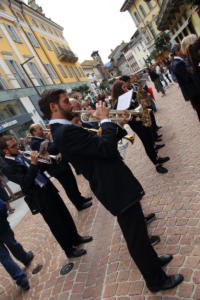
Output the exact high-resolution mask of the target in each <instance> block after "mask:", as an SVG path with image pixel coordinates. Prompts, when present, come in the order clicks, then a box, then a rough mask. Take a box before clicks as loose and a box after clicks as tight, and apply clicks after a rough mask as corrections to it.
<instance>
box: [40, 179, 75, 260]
mask: <svg viewBox="0 0 200 300" xmlns="http://www.w3.org/2000/svg"><path fill="white" fill-rule="evenodd" d="M41 190H42V192H41V201H40V213H41V215H42V216H43V218H44V220H45V222H46V223H47V225H48V226H49V228H50V230H51V232H52V234H53V235H54V237H55V238H56V240H57V242H58V243H59V245H60V246H61V248H62V249H63V250H64V251H65V253H66V255H69V254H70V253H71V250H72V247H73V245H74V244H75V243H76V242H78V240H79V238H80V235H79V234H78V232H77V229H76V225H75V223H74V221H73V219H72V216H71V214H70V212H69V211H68V209H67V207H66V205H65V204H64V202H63V200H62V198H61V197H60V196H59V194H58V193H57V191H56V189H55V188H54V187H53V185H52V184H50V183H48V184H47V185H46V186H45V187H43V188H42V189H41Z"/></svg>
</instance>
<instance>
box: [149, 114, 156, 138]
mask: <svg viewBox="0 0 200 300" xmlns="http://www.w3.org/2000/svg"><path fill="white" fill-rule="evenodd" d="M150 116H151V122H152V125H151V130H152V135H153V139H154V140H156V139H157V137H158V133H157V127H158V125H157V123H156V118H155V115H154V112H153V110H152V111H151V113H150Z"/></svg>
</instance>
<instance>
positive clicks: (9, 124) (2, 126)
mask: <svg viewBox="0 0 200 300" xmlns="http://www.w3.org/2000/svg"><path fill="white" fill-rule="evenodd" d="M17 123H18V122H17V120H13V121H10V122H7V123H4V124H1V125H0V130H3V129H5V128H7V127H10V126H13V125H15V124H17Z"/></svg>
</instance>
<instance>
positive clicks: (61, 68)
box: [58, 65, 68, 78]
mask: <svg viewBox="0 0 200 300" xmlns="http://www.w3.org/2000/svg"><path fill="white" fill-rule="evenodd" d="M58 69H59V71H60V73H61V74H62V76H63V77H64V78H67V77H68V76H67V74H66V72H65V70H64V68H63V67H62V66H61V65H58Z"/></svg>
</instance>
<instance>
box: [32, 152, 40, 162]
mask: <svg viewBox="0 0 200 300" xmlns="http://www.w3.org/2000/svg"><path fill="white" fill-rule="evenodd" d="M38 156H39V153H38V152H37V151H31V153H30V157H31V164H32V165H37V163H38Z"/></svg>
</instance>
